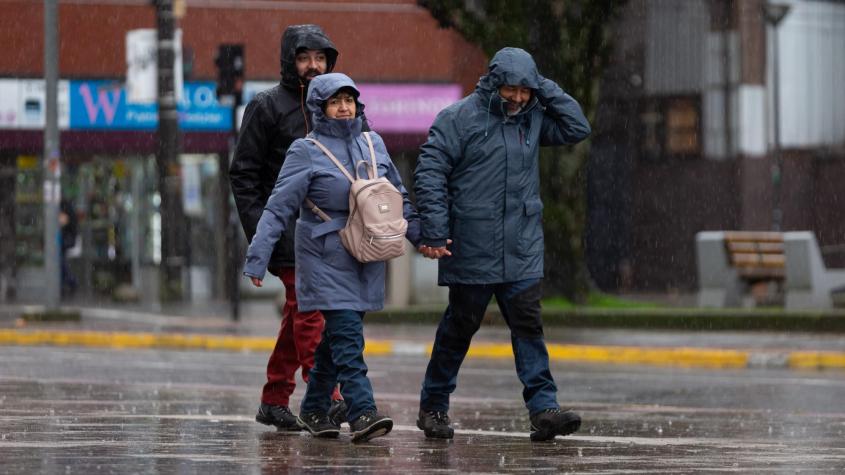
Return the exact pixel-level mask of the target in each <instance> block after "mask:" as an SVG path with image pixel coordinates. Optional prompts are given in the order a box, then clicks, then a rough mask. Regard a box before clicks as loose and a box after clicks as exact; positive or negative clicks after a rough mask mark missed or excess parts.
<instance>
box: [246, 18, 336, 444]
mask: <svg viewBox="0 0 845 475" xmlns="http://www.w3.org/2000/svg"><path fill="white" fill-rule="evenodd" d="M337 55H338V52H337V49H336V48H335V46H334V44H333V43H332V42H331V40H329V38H328V36H326V34H325V33H324V32H323V30H322V29H321V28H320V27H319V26H317V25H293V26H289V27H288V28H287V29H285V32H284V34H283V35H282V44H281V55H280V56H281V67H282V70H281V75H282V78H281V81H280V83H279V84H278V85H277V86H275V87H273V88H272V89H268V90H266V91H263V92H260V93H258V94H256V96H255V97H254V98H253V99H252V100H251V101H250V102H249V104H247V106H246V110H245V111H244V116H243V122H242V124H241V131H240V136H239V137H238V145H237V148H236V150H235V157H234V160H233V161H232V166H231V167H230V170H229V179H230V180H231V185H232V193H233V194H234V195H235V203H236V205H237V207H238V214H239V215H240V219H241V225H242V226H243V228H244V232H245V233H246V236H247V239H248V240H250V241H252V237H253V235H255V229H256V227H257V225H258V220H259V219H260V218H261V213H262V212H263V211H264V205H266V204H267V200H268V199H269V197H270V193H271V192H272V191H273V186H274V185H275V184H276V177H277V175H278V174H279V170H280V169H281V168H282V162H283V161H284V159H285V153H286V152H287V149H288V147H289V146H290V145H291V143H292V142H293V141H294V140H296V139H299V138H303V137H305V135H306V134H307V133H308V132H309V131H310V129H311V117H309V114H308V113H307V111H306V108H305V97H306V95H307V92H308V83H309V82H310V80H311V79H312V78H314V77H315V76H317V75H320V74H324V73H326V72H331V71H332V69H334V65H335V62H336V61H337ZM294 221H295V218H294ZM293 226H294V223H293V222H291V223H290V225H289V226H288V227H287V228H286V229H288V230H289V231H288V232H286V233H285V236H284V237H283V238H282V239H280V240H279V241H278V243H276V247H275V249H274V250H273V255H272V256H271V258H270V263H269V265H268V270H269V271H270V272H271V273H272V274H273V275H275V276H277V277H279V278H280V279H281V280H282V282H283V283H284V286H285V305H284V307H283V309H282V325H281V329H280V331H279V336H278V338H277V340H276V347H275V348H274V349H273V353H272V354H271V355H270V360H269V361H268V362H267V383H266V384H265V385H264V389H263V391H262V395H261V405H260V406H259V409H258V414H256V416H255V420H256V421H258V422H260V423H262V424H267V425H274V426H276V427H277V428H278V430H282V431H295V430H300V428H299V427H298V426H297V424H296V416H294V415H293V414H292V413H291V411H290V408H289V406H288V404H289V399H290V395H291V393H293V390H294V388H295V387H296V382H295V376H296V371H297V369H299V368H300V367H301V368H302V378H303V380H305V381H307V380H308V371H309V370H310V369H311V367H312V366H314V350H315V348H316V347H317V345H318V344H319V343H320V335H321V333H322V331H323V325H324V321H323V316H322V314H320V313H319V312H299V311H298V309H297V305H296V292H295V274H294V249H293V237H294V231H293ZM332 399H333V400H334V401H336V404H334V405H333V407H332V409H334V411H332V412H331V414H330V415H331V416H332V417H333V419H334V420H335V421H336V422H339V421H340V420H345V414H344V413H345V410H344V408H343V406H345V404H341V403H340V401H341V398H340V394H339V392H338V391H337V389H335V393H334V394H333V395H332Z"/></svg>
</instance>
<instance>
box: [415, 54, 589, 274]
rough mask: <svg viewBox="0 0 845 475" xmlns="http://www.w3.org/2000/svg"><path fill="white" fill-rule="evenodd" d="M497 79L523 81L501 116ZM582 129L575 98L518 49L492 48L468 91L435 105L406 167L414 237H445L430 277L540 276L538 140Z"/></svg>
mask: <svg viewBox="0 0 845 475" xmlns="http://www.w3.org/2000/svg"><path fill="white" fill-rule="evenodd" d="M503 85H517V86H524V87H528V88H530V89H532V91H533V94H532V98H531V100H530V101H529V103H528V104H527V105H526V106H525V107H524V109H523V110H521V111H520V112H519V113H518V114H516V115H512V116H508V115H507V113H506V112H505V110H506V109H505V107H504V106H505V104H504V103H503V99H502V98H501V96H500V95H499V93H498V89H499V87H501V86H503ZM589 134H590V126H589V124H588V122H587V119H586V118H585V117H584V113H583V112H582V111H581V107H580V106H579V105H578V103H577V102H576V101H575V99H573V98H572V97H571V96H569V95H568V94H566V93H565V92H564V91H563V90H562V89H561V88H560V87H559V86H558V85H557V84H556V83H555V82H554V81H551V80H549V79H546V78H544V77H542V76H541V75H540V73H539V72H538V70H537V66H536V65H535V63H534V60H533V58H532V57H531V55H530V54H528V53H527V52H526V51H524V50H521V49H519V48H504V49H502V50H500V51H499V52H498V53H496V55H495V56H494V57H493V59H492V60H491V61H490V64H489V71H488V73H487V74H486V75H484V76H482V77H481V79H480V80H479V82H478V85H477V86H476V89H475V91H474V92H473V93H472V94H470V95H469V96H467V97H465V98H464V99H462V100H460V101H458V102H457V103H455V104H452V105H451V106H449V107H447V108H446V109H444V110H443V111H441V112H440V114H438V116H437V118H436V120H435V122H434V124H433V125H432V126H431V129H430V130H429V136H428V141H427V142H426V143H425V144H424V145H423V146H422V149H421V153H420V156H419V159H418V161H417V167H416V170H415V171H414V180H415V187H414V190H415V193H416V200H417V209H418V211H419V214H420V223H421V233H422V244H426V245H429V246H435V247H438V246H443V245H445V244H446V239H452V240H453V244H452V245H451V246H449V248H450V250H451V252H452V256H451V257H444V258H442V259H440V261H439V273H438V281H439V284H440V285H451V284H493V283H502V282H514V281H518V280H523V279H531V278H540V277H542V276H543V226H542V210H543V204H542V202H541V201H540V189H539V179H540V177H539V166H538V160H539V150H540V147H541V146H547V145H563V144H574V143H577V142H580V141H581V140H583V139H584V138H586V137H587V136H588V135H589Z"/></svg>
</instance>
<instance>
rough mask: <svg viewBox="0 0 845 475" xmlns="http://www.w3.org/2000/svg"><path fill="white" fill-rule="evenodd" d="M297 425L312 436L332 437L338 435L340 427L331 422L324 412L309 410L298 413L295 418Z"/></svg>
mask: <svg viewBox="0 0 845 475" xmlns="http://www.w3.org/2000/svg"><path fill="white" fill-rule="evenodd" d="M296 423H297V424H299V427H302V428H303V429H305V430H307V431H308V432H310V433H311V435H313V436H314V437H330V438H334V437H337V436H338V435H340V427H338V426H336V425H334V424H332V421H330V420H329V416H327V415H326V414H325V413H319V412H311V413H308V414H300V415H299V417H298V418H297V420H296Z"/></svg>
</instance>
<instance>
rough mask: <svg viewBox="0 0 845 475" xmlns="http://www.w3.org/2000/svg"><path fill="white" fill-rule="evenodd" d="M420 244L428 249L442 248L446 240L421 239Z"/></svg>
mask: <svg viewBox="0 0 845 475" xmlns="http://www.w3.org/2000/svg"><path fill="white" fill-rule="evenodd" d="M420 244H423V245H426V246H429V247H443V246H445V245H446V239H425V238H423V240H422V242H420Z"/></svg>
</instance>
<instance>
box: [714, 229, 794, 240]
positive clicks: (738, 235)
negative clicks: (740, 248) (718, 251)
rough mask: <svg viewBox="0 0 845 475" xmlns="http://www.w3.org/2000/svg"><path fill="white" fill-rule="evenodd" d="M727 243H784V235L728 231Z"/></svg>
mask: <svg viewBox="0 0 845 475" xmlns="http://www.w3.org/2000/svg"><path fill="white" fill-rule="evenodd" d="M725 241H726V242H783V233H777V232H770V231H727V232H725Z"/></svg>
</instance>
